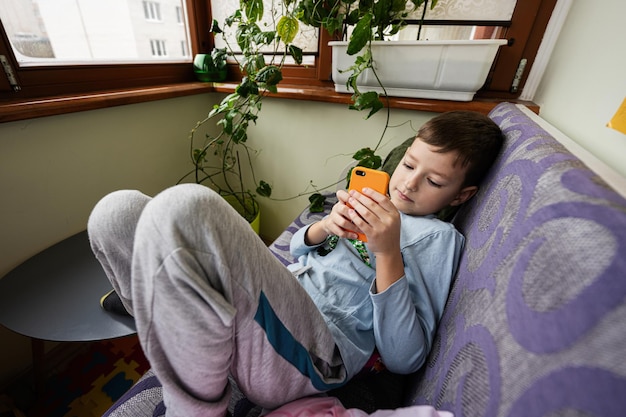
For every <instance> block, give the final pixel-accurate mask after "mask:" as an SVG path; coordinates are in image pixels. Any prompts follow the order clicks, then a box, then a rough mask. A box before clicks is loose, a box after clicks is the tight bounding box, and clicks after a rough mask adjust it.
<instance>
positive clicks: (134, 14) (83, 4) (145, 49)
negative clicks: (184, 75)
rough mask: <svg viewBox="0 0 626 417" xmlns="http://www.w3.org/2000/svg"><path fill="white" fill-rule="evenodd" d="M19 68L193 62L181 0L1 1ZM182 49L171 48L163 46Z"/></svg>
mask: <svg viewBox="0 0 626 417" xmlns="http://www.w3.org/2000/svg"><path fill="white" fill-rule="evenodd" d="M0 3H1V4H2V8H0V19H1V20H2V24H3V26H4V29H5V31H6V32H7V37H8V39H9V42H10V43H11V46H12V49H13V52H14V53H15V56H16V60H17V61H18V63H19V64H20V66H29V65H41V64H45V65H47V64H53V65H54V64H65V63H82V62H85V63H90V62H143V61H150V60H153V59H154V58H159V60H162V59H163V58H168V59H171V60H187V61H190V60H191V51H190V50H189V49H188V45H189V35H188V28H187V25H186V24H185V22H186V18H185V17H184V15H185V2H184V0H158V1H148V0H107V1H93V0H0ZM168 44H169V45H182V46H183V48H170V50H168V49H167V47H166V46H167V45H168Z"/></svg>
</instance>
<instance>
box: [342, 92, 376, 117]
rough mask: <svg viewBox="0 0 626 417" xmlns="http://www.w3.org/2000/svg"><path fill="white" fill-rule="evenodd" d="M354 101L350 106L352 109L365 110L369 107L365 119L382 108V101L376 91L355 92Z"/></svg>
mask: <svg viewBox="0 0 626 417" xmlns="http://www.w3.org/2000/svg"><path fill="white" fill-rule="evenodd" d="M354 98H355V99H354V103H353V104H352V105H351V106H350V108H351V109H352V110H359V111H362V110H367V109H370V112H369V114H368V115H367V117H366V119H369V118H370V117H372V115H373V114H375V113H376V112H378V111H379V110H380V109H382V108H383V107H384V106H383V102H382V101H380V98H379V96H378V93H377V92H375V91H368V92H367V93H362V94H355V97H354Z"/></svg>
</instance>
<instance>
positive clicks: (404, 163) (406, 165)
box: [402, 162, 413, 169]
mask: <svg viewBox="0 0 626 417" xmlns="http://www.w3.org/2000/svg"><path fill="white" fill-rule="evenodd" d="M402 165H404V167H405V168H406V169H413V167H412V166H411V165H409V164H407V163H406V162H403V163H402Z"/></svg>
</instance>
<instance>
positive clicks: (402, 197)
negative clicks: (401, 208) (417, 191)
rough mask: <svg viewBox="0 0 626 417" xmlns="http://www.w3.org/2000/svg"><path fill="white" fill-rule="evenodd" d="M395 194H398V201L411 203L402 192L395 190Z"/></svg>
mask: <svg viewBox="0 0 626 417" xmlns="http://www.w3.org/2000/svg"><path fill="white" fill-rule="evenodd" d="M396 193H398V197H399V198H400V200H402V201H408V202H410V203H412V202H413V200H411V199H410V198H409V197H408V196H407V195H406V194H404V193H403V192H402V191H400V190H398V189H396Z"/></svg>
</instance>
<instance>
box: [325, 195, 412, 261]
mask: <svg viewBox="0 0 626 417" xmlns="http://www.w3.org/2000/svg"><path fill="white" fill-rule="evenodd" d="M337 195H339V193H337ZM346 203H348V204H350V206H351V207H353V208H350V207H347V208H348V217H349V219H350V220H351V222H352V223H353V225H354V226H356V227H357V228H358V229H359V230H361V231H362V232H363V233H365V235H366V236H367V247H368V249H369V250H370V251H372V252H374V253H375V254H376V255H379V254H383V253H392V252H394V253H395V252H398V253H399V251H400V212H399V211H398V209H397V208H396V207H395V206H394V205H393V203H392V202H391V200H389V198H388V197H387V196H385V195H383V194H381V193H379V192H378V191H375V190H373V189H371V188H364V189H363V192H362V193H359V192H358V191H354V190H352V191H350V192H349V196H348V199H347V200H346Z"/></svg>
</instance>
